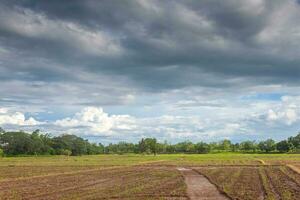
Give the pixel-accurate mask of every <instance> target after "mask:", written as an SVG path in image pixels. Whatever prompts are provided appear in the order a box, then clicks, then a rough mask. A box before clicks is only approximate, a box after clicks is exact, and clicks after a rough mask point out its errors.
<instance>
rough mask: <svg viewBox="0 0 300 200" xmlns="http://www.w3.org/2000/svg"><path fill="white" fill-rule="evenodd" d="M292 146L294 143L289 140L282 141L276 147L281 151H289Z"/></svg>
mask: <svg viewBox="0 0 300 200" xmlns="http://www.w3.org/2000/svg"><path fill="white" fill-rule="evenodd" d="M292 148H293V145H292V144H291V143H289V142H288V141H287V140H283V141H280V142H278V143H277V144H276V149H277V150H278V151H279V152H281V153H285V152H289V151H290V150H291V149H292Z"/></svg>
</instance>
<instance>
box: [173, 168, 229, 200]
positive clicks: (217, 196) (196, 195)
mask: <svg viewBox="0 0 300 200" xmlns="http://www.w3.org/2000/svg"><path fill="white" fill-rule="evenodd" d="M178 170H179V171H181V173H182V174H183V176H184V177H185V183H186V185H187V194H188V196H189V198H190V199H191V200H194V199H195V200H196V199H197V200H228V199H229V198H227V197H226V196H225V195H223V194H221V193H220V191H219V190H218V189H217V188H216V186H215V185H213V184H212V183H210V182H209V180H208V179H207V178H205V177H204V176H203V175H201V174H199V173H197V172H196V171H194V170H192V169H186V168H178Z"/></svg>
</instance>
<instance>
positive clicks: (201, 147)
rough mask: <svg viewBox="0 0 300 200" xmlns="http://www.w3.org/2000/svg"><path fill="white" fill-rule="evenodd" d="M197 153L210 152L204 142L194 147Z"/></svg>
mask: <svg viewBox="0 0 300 200" xmlns="http://www.w3.org/2000/svg"><path fill="white" fill-rule="evenodd" d="M195 149H196V151H197V153H208V152H209V151H210V146H209V145H208V144H206V143H205V142H199V143H197V144H196V145H195Z"/></svg>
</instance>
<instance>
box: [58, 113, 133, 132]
mask: <svg viewBox="0 0 300 200" xmlns="http://www.w3.org/2000/svg"><path fill="white" fill-rule="evenodd" d="M54 125H57V126H61V127H65V128H66V129H67V128H73V130H74V129H75V130H76V129H77V131H78V130H81V131H82V129H84V132H85V133H83V134H88V135H111V134H113V133H114V132H117V131H124V130H125V131H126V130H131V129H134V128H135V127H136V125H135V118H133V117H131V116H129V115H111V116H109V115H108V114H107V113H105V112H104V111H103V109H102V108H100V107H86V108H84V109H83V110H82V111H81V112H78V113H76V114H75V116H74V117H72V118H65V119H61V120H57V121H55V122H54ZM77 131H76V132H77Z"/></svg>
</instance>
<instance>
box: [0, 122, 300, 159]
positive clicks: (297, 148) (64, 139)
mask: <svg viewBox="0 0 300 200" xmlns="http://www.w3.org/2000/svg"><path fill="white" fill-rule="evenodd" d="M216 152H241V153H300V133H299V134H298V135H297V136H295V137H289V138H288V139H287V140H283V141H280V142H277V143H276V142H275V141H274V140H272V139H268V140H265V141H261V142H255V141H244V142H241V143H232V142H231V141H230V140H222V141H220V142H212V143H205V142H198V143H193V142H190V141H185V142H180V143H177V144H169V143H167V142H164V143H159V142H157V140H156V139H155V138H145V139H144V138H143V139H141V140H140V141H139V142H138V143H136V144H134V143H129V142H119V143H117V144H109V145H106V146H104V145H103V144H101V143H99V144H96V143H90V142H89V141H88V140H85V139H83V138H81V137H78V136H75V135H61V136H57V137H51V136H50V135H49V134H42V133H40V131H39V130H36V131H34V132H32V133H26V132H23V131H17V132H6V131H4V130H3V129H1V128H0V156H1V155H74V156H75V155H93V154H125V153H141V154H175V153H190V154H192V153H202V154H203V153H216Z"/></svg>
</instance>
